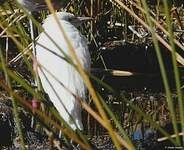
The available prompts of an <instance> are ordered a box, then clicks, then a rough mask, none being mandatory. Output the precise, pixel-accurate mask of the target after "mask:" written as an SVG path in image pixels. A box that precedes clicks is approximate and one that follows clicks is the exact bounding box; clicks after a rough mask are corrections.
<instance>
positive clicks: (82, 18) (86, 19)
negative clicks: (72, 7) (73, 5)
mask: <svg viewBox="0 0 184 150" xmlns="http://www.w3.org/2000/svg"><path fill="white" fill-rule="evenodd" d="M77 18H78V19H79V20H80V21H82V22H84V21H92V20H94V18H92V17H77Z"/></svg>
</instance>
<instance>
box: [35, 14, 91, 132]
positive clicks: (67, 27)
mask: <svg viewBox="0 0 184 150" xmlns="http://www.w3.org/2000/svg"><path fill="white" fill-rule="evenodd" d="M56 15H57V18H58V19H59V22H60V24H61V25H62V27H63V29H64V31H65V33H66V35H67V37H68V38H69V40H70V42H71V44H72V46H73V48H74V50H75V53H76V54H77V56H78V58H79V60H80V63H81V64H82V66H83V68H84V69H85V70H89V68H90V54H89V50H88V46H87V42H86V39H85V38H84V37H83V36H82V35H81V34H80V32H79V31H78V29H77V28H76V27H75V26H74V25H73V24H71V23H70V22H69V20H68V19H70V18H74V16H73V15H72V14H70V13H66V12H59V13H56ZM43 29H44V30H45V32H46V33H47V34H48V35H49V36H50V37H51V38H52V40H53V41H54V42H55V43H56V44H57V45H58V46H59V47H60V48H61V49H62V50H63V51H64V52H65V53H66V54H67V55H68V56H70V55H69V49H68V44H67V42H66V40H65V38H64V36H63V34H62V32H61V30H60V28H59V27H58V24H57V23H56V21H55V19H54V17H53V15H49V16H48V17H47V19H46V20H45V21H44V23H43ZM37 43H39V44H41V45H43V46H45V47H46V48H48V49H49V50H51V51H53V52H54V53H56V54H57V55H60V56H64V55H63V54H62V52H61V51H60V50H59V48H57V46H56V45H55V44H54V43H53V42H52V41H51V40H50V39H49V38H48V37H47V36H46V34H45V33H41V34H40V37H39V39H38V41H37ZM39 44H37V45H36V50H37V60H38V62H39V63H40V64H41V65H43V66H44V67H45V68H46V69H48V70H49V71H50V72H51V73H52V74H53V75H54V76H55V77H56V78H57V79H58V80H59V81H60V82H61V83H62V84H63V85H64V86H65V87H66V88H67V89H69V91H70V92H72V93H73V94H75V95H77V96H79V97H81V98H82V99H85V97H86V95H85V94H86V87H85V84H84V82H83V79H82V78H81V76H80V74H79V73H78V72H77V71H76V69H75V68H74V67H73V66H72V65H71V64H69V63H68V62H66V61H65V60H63V59H61V58H59V57H58V56H56V55H55V54H53V53H52V52H50V51H48V50H46V49H45V48H43V47H42V46H40V45H39ZM74 63H75V62H74ZM43 70H44V69H43ZM44 74H45V75H46V77H47V79H48V80H49V82H50V83H51V85H52V87H53V89H54V90H55V92H56V93H57V95H56V94H55V92H54V91H53V89H52V87H51V86H50V85H49V82H48V81H47V79H46V78H45V77H44V75H43V73H42V72H41V71H39V76H40V78H41V82H42V85H43V88H44V90H45V92H46V93H48V95H49V97H50V100H51V101H52V102H53V104H54V106H55V107H56V109H57V110H58V112H59V114H60V115H61V117H62V118H63V119H64V120H65V121H66V122H67V123H68V124H69V125H70V127H71V128H73V129H76V128H79V129H81V130H82V129H83V125H82V122H81V106H80V104H79V102H78V101H77V100H76V99H75V97H74V96H73V95H72V94H71V93H70V92H69V91H68V90H67V89H65V88H64V87H63V86H62V85H61V84H60V83H59V82H58V81H56V80H55V79H54V78H53V77H52V76H51V75H50V74H49V73H47V72H46V71H44ZM68 113H69V114H68ZM70 115H71V116H72V118H73V119H71V117H70ZM73 120H74V121H75V123H76V125H77V127H76V125H75V123H74V122H73Z"/></svg>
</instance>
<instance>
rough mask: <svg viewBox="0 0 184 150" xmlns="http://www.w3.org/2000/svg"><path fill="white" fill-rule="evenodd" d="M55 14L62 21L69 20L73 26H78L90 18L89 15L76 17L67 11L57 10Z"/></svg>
mask: <svg viewBox="0 0 184 150" xmlns="http://www.w3.org/2000/svg"><path fill="white" fill-rule="evenodd" d="M57 16H58V18H59V19H61V20H63V21H67V22H70V23H71V24H72V25H74V26H75V27H79V26H80V25H81V24H82V23H83V22H84V21H87V20H92V18H91V17H77V16H75V15H73V14H71V13H68V12H58V13H57Z"/></svg>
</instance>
